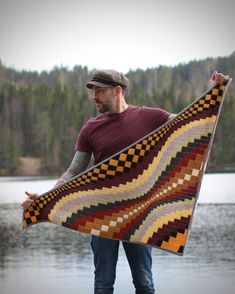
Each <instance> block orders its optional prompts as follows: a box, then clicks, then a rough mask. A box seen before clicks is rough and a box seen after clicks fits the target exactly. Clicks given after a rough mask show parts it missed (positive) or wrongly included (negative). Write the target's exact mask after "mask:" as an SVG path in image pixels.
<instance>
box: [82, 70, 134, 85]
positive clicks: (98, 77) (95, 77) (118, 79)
mask: <svg viewBox="0 0 235 294" xmlns="http://www.w3.org/2000/svg"><path fill="white" fill-rule="evenodd" d="M118 85H119V86H121V87H122V88H124V89H126V88H127V87H128V85H129V80H128V78H127V77H125V76H124V75H123V74H122V73H120V72H118V71H115V70H97V71H94V72H93V74H92V77H91V81H90V82H88V83H87V84H86V86H87V88H89V89H91V88H92V86H97V87H110V86H114V87H115V86H118Z"/></svg>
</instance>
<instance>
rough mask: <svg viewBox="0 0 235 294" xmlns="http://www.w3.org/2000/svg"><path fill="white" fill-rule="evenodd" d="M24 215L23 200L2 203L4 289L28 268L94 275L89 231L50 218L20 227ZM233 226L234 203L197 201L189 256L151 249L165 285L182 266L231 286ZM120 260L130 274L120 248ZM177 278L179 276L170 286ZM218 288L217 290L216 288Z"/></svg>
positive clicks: (234, 271) (1, 274)
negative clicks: (74, 230)
mask: <svg viewBox="0 0 235 294" xmlns="http://www.w3.org/2000/svg"><path fill="white" fill-rule="evenodd" d="M21 217H22V210H21V209H20V208H19V204H1V205H0V236H1V239H0V278H1V280H2V282H3V285H5V287H6V289H7V287H9V284H10V283H12V281H11V280H8V279H9V276H10V275H14V274H15V275H18V276H19V273H20V272H22V270H23V271H25V270H26V269H28V272H27V275H32V268H34V269H37V271H40V269H42V272H40V275H41V276H42V277H43V275H45V271H47V270H48V271H49V269H50V270H51V269H55V270H56V271H55V272H54V274H52V273H51V275H52V277H54V279H55V280H58V279H60V278H61V277H59V276H58V271H61V275H62V272H63V276H65V275H68V277H67V279H66V281H67V282H68V281H69V279H72V275H74V280H75V279H77V276H78V275H79V276H80V277H82V280H83V279H85V277H86V275H89V276H90V279H92V274H91V273H92V271H93V265H92V254H91V250H90V236H89V235H86V234H82V233H77V232H73V231H71V230H68V229H66V228H63V227H59V226H56V225H54V224H50V223H41V224H38V225H34V226H32V227H30V228H28V229H27V230H26V231H24V232H22V230H21ZM234 228H235V204H233V205H231V204H219V205H216V204H210V205H208V204H200V205H198V207H197V209H196V213H195V216H194V220H193V225H192V231H191V234H190V238H189V242H188V245H187V249H186V253H185V256H184V257H180V256H176V255H172V254H169V253H166V252H164V251H161V250H158V249H156V250H153V260H154V266H153V267H154V271H159V273H158V276H160V278H159V279H160V280H162V281H166V284H167V283H168V282H167V281H168V279H169V275H171V276H173V277H174V276H175V277H176V276H177V277H178V278H177V279H179V276H180V275H181V272H182V269H183V270H184V274H185V272H187V273H188V274H189V273H190V272H191V273H192V272H193V274H192V275H193V276H194V277H195V276H196V275H198V277H199V279H202V280H203V277H204V278H205V277H206V279H208V278H209V279H212V280H213V279H214V280H215V279H216V278H215V277H220V278H221V279H222V281H224V284H225V286H226V285H229V284H231V285H232V286H231V289H232V287H233V286H234V282H232V281H233V280H234V279H233V277H234V274H235V246H234V244H235V229H234ZM121 250H122V249H121ZM119 262H120V263H119V271H120V273H121V274H123V275H126V273H127V272H129V269H128V266H127V263H126V259H125V256H124V254H122V252H121V254H120V261H119ZM30 269H31V270H30ZM9 271H10V273H9ZM37 275H38V273H37ZM75 275H76V277H75ZM124 278H125V277H124ZM164 279H165V280H164ZM173 280H174V279H173ZM71 281H72V280H71ZM129 283H130V285H131V281H128V284H129ZM178 283H179V280H177V281H175V284H174V283H173V284H172V285H178ZM220 283H221V281H220ZM232 283H233V284H232ZM12 285H13V286H11V287H13V288H14V287H15V289H17V284H16V285H15V286H14V283H13V284H12ZM215 285H216V283H215ZM166 287H170V286H166V285H164V286H163V288H164V289H166ZM172 287H173V286H172ZM216 287H217V286H216ZM91 288H92V285H91ZM0 289H1V286H0ZM218 289H219V288H218ZM61 291H62V290H61ZM1 293H4V294H5V293H8V292H1ZM12 293H14V291H13V292H12ZM15 293H17V292H15ZM48 293H49V292H48ZM58 293H60V292H58ZM71 293H72V292H71ZM81 293H82V294H83V293H90V292H81ZM131 293H132V292H131ZM161 293H165V292H161ZM166 293H167V292H166ZM175 293H178V292H177V291H176V292H175ZM201 293H206V292H201ZM214 293H218V292H216V289H215V291H214ZM226 293H230V292H226ZM231 293H232V292H231Z"/></svg>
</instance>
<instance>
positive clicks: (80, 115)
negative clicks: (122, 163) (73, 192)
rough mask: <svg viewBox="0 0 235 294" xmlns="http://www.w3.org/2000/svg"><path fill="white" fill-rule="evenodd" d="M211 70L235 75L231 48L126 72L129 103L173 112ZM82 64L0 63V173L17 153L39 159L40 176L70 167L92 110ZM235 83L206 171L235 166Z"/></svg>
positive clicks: (13, 165) (12, 167) (10, 170)
mask: <svg viewBox="0 0 235 294" xmlns="http://www.w3.org/2000/svg"><path fill="white" fill-rule="evenodd" d="M214 70H218V71H221V72H224V73H228V74H229V75H230V76H231V77H234V76H235V52H234V53H233V54H232V55H230V56H228V57H220V58H216V59H212V58H208V59H205V60H201V61H192V62H189V63H187V64H180V65H178V66H175V67H167V66H159V67H157V68H152V69H148V70H135V71H129V72H128V73H127V76H128V77H129V79H130V81H131V86H130V89H129V92H128V96H127V100H128V103H130V104H137V105H146V106H157V107H161V108H164V109H166V110H168V111H170V112H173V113H177V112H179V111H181V110H182V109H183V108H184V107H185V106H187V104H189V103H190V102H192V101H193V100H194V99H195V98H196V97H198V96H199V95H200V94H202V93H203V92H204V91H205V90H206V89H207V88H208V86H209V77H210V75H211V73H212V72H213V71H214ZM90 75H91V73H90V72H89V70H88V69H87V68H86V67H81V66H75V67H74V68H73V69H72V70H68V69H67V68H64V67H60V68H59V67H56V68H54V69H53V70H51V71H50V72H46V71H45V72H41V73H38V72H32V71H16V70H15V69H12V68H7V67H6V66H4V65H3V64H2V63H1V61H0V175H14V174H16V171H17V168H18V166H19V162H20V161H19V159H20V158H21V157H25V156H29V157H36V158H40V159H41V174H43V175H59V174H61V173H62V172H63V171H64V170H65V169H66V168H67V167H68V165H69V163H70V161H71V159H72V157H73V154H74V145H75V142H76V138H77V135H78V133H79V130H80V129H81V127H82V125H83V124H84V123H85V122H86V121H87V119H88V118H89V117H91V116H94V115H96V109H95V106H94V104H93V103H92V101H90V99H89V92H88V90H87V89H86V87H85V85H86V82H87V80H88V79H89V78H90ZM234 134H235V85H234V83H232V84H231V86H230V87H229V89H228V91H227V94H226V99H225V101H224V106H223V109H222V113H221V117H220V121H219V124H218V128H217V131H216V135H215V141H214V145H213V149H212V153H211V156H210V160H209V164H208V167H207V171H210V172H211V171H212V172H213V171H231V170H235V136H234Z"/></svg>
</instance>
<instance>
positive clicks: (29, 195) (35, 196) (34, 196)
mask: <svg viewBox="0 0 235 294" xmlns="http://www.w3.org/2000/svg"><path fill="white" fill-rule="evenodd" d="M25 194H26V195H27V196H28V197H29V198H31V199H34V200H35V199H36V198H37V196H38V194H37V193H32V192H28V191H26V192H25Z"/></svg>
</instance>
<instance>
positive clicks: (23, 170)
mask: <svg viewBox="0 0 235 294" xmlns="http://www.w3.org/2000/svg"><path fill="white" fill-rule="evenodd" d="M234 172H235V164H230V165H223V166H221V165H210V163H209V164H208V165H207V168H206V173H234ZM0 176H4V177H11V176H17V177H25V176H26V177H27V176H31V177H37V176H39V177H59V176H60V173H58V174H55V173H48V172H46V171H42V164H41V158H37V157H29V156H25V157H20V159H19V166H18V168H17V169H16V170H14V171H9V170H3V169H0Z"/></svg>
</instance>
